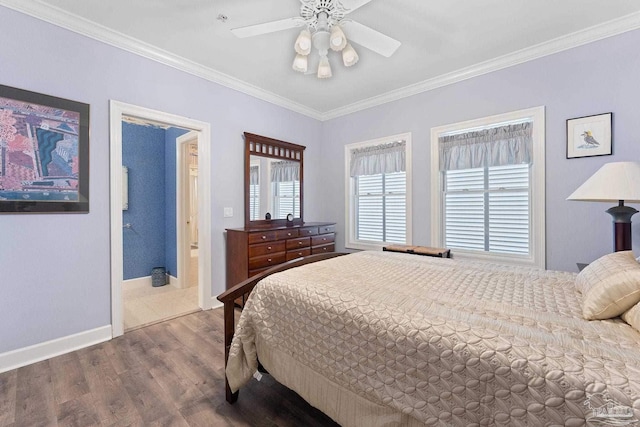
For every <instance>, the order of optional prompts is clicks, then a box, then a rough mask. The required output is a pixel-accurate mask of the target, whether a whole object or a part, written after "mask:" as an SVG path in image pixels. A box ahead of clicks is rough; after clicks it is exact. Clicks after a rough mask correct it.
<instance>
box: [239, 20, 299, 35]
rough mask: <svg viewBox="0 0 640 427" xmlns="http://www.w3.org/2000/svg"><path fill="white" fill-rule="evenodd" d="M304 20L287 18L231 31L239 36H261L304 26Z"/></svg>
mask: <svg viewBox="0 0 640 427" xmlns="http://www.w3.org/2000/svg"><path fill="white" fill-rule="evenodd" d="M303 25H304V20H303V19H302V18H300V17H295V18H286V19H281V20H279V21H271V22H265V23H263V24H256V25H248V26H246V27H240V28H233V29H232V30H231V32H232V33H233V34H234V35H235V36H236V37H238V38H241V39H243V38H245V37H253V36H259V35H261V34H267V33H275V32H276V31H282V30H288V29H290V28H295V27H302V26H303Z"/></svg>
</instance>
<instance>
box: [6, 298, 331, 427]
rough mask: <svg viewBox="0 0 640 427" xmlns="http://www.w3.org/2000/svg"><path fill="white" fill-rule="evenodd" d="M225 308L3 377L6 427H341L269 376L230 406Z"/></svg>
mask: <svg viewBox="0 0 640 427" xmlns="http://www.w3.org/2000/svg"><path fill="white" fill-rule="evenodd" d="M222 330H223V329H222V309H216V310H209V311H203V312H198V313H194V314H190V315H187V316H184V317H179V318H177V319H173V320H170V321H167V322H163V323H159V324H156V325H153V326H149V327H146V328H142V329H138V330H135V331H132V332H129V333H127V334H125V335H123V336H121V337H118V338H116V339H114V340H111V341H109V342H106V343H103V344H98V345H95V346H93V347H89V348H86V349H83V350H79V351H75V352H73V353H69V354H65V355H63V356H59V357H56V358H53V359H49V360H46V361H44V362H39V363H35V364H33V365H30V366H25V367H23V368H20V369H17V370H13V371H9V372H5V373H3V374H0V426H11V427H18V426H29V427H31V426H118V427H120V426H207V427H212V426H215V427H217V426H265V427H266V426H337V424H335V423H334V422H333V421H332V420H331V419H329V418H328V417H327V416H325V415H324V414H322V413H321V412H320V411H318V410H316V409H314V408H312V407H311V406H309V405H308V404H307V403H306V402H305V401H304V400H303V399H302V398H300V397H299V396H298V395H297V394H296V393H294V392H292V391H291V390H289V389H287V388H285V387H284V386H282V385H280V384H278V383H277V382H275V381H274V380H273V379H272V378H271V377H270V376H269V375H264V376H263V378H262V381H260V382H258V381H255V380H252V381H251V382H250V383H249V384H248V385H247V386H245V387H244V388H243V389H242V390H241V391H240V397H239V399H238V402H237V403H236V404H234V405H229V404H228V403H227V402H226V401H225V399H224V348H223V341H222V339H223V338H222V337H223V335H222Z"/></svg>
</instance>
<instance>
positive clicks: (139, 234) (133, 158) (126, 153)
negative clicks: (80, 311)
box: [122, 123, 175, 280]
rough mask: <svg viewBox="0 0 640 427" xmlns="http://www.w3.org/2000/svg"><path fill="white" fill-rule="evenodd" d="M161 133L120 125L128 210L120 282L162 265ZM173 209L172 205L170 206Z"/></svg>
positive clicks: (163, 194) (142, 274)
mask: <svg viewBox="0 0 640 427" xmlns="http://www.w3.org/2000/svg"><path fill="white" fill-rule="evenodd" d="M164 145H165V131H164V130H163V129H160V128H155V127H150V126H140V125H134V124H130V123H122V164H123V165H124V166H127V167H128V168H129V209H128V210H126V211H122V223H123V224H131V228H126V227H125V228H123V230H122V239H123V252H124V253H123V267H124V279H125V280H127V279H134V278H137V277H145V276H149V275H150V274H151V269H152V268H153V267H164V266H165V263H166V249H165V248H166V239H165V234H166V233H165V224H166V219H165V216H166V210H165V206H166V203H165V198H166V196H165V148H164ZM174 206H175V204H174Z"/></svg>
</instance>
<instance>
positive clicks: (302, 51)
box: [231, 0, 401, 78]
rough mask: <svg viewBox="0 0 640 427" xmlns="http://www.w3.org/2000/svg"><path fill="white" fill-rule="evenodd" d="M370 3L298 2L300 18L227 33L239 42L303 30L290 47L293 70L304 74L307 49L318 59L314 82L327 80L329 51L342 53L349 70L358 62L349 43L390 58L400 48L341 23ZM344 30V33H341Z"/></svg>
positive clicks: (368, 30)
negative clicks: (280, 32) (285, 31)
mask: <svg viewBox="0 0 640 427" xmlns="http://www.w3.org/2000/svg"><path fill="white" fill-rule="evenodd" d="M371 1H372V0H300V3H302V5H301V6H300V16H296V17H293V18H286V19H281V20H278V21H272V22H265V23H263V24H256V25H249V26H246V27H241V28H234V29H232V30H231V32H232V33H233V34H234V35H236V36H237V37H239V38H245V37H253V36H258V35H261V34H267V33H273V32H276V31H283V30H288V29H291V28H296V27H305V28H303V29H302V31H300V34H299V35H298V38H297V39H296V42H295V44H294V49H295V51H296V57H295V59H294V60H293V69H294V70H296V71H300V72H303V73H307V69H308V65H309V61H308V57H309V54H310V53H311V47H312V46H313V47H315V48H316V50H317V51H318V55H319V57H320V61H319V65H318V73H317V75H318V78H328V77H331V75H332V73H331V65H330V64H329V57H328V55H329V49H331V50H333V51H336V52H341V53H342V62H343V64H344V65H345V66H346V67H350V66H352V65H354V64H355V63H356V62H358V59H359V57H358V53H357V52H356V50H355V49H354V48H353V46H351V43H349V42H348V40H347V37H346V35H345V32H346V34H348V35H349V40H350V41H352V42H354V43H357V44H359V45H360V46H363V47H365V48H367V49H369V50H372V51H374V52H376V53H378V54H380V55H382V56H385V57H387V58H388V57H390V56H391V55H393V53H394V52H395V51H396V50H397V49H398V47H400V44H401V43H400V42H399V41H398V40H395V39H393V38H391V37H389V36H387V35H384V34H382V33H380V32H378V31H376V30H374V29H373V28H370V27H367V26H366V25H363V24H360V23H358V22H355V21H353V20H352V19H345V16H346V15H347V14H349V13H351V12H353V11H354V10H356V9H358V8H360V7H362V6H364V5H365V4H367V3H369V2H371ZM343 29H344V31H343Z"/></svg>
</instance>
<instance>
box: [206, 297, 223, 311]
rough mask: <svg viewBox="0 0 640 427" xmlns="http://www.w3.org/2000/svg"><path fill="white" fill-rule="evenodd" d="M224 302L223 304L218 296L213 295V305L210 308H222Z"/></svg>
mask: <svg viewBox="0 0 640 427" xmlns="http://www.w3.org/2000/svg"><path fill="white" fill-rule="evenodd" d="M223 306H224V304H222V303H221V302H220V301H218V298H216V297H212V298H211V307H210V308H209V309H210V310H213V309H214V308H220V307H223Z"/></svg>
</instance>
